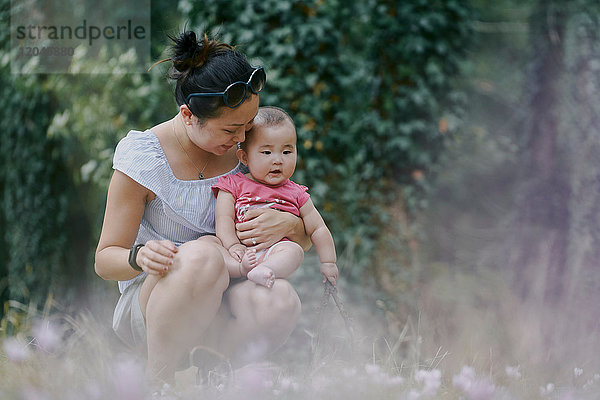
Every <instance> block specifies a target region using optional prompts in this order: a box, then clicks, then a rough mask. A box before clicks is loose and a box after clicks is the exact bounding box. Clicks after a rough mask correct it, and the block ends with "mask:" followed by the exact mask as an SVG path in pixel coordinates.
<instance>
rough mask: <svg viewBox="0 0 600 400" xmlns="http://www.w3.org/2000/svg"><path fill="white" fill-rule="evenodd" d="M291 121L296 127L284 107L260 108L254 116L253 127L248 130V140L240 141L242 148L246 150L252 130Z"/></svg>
mask: <svg viewBox="0 0 600 400" xmlns="http://www.w3.org/2000/svg"><path fill="white" fill-rule="evenodd" d="M286 121H287V122H289V123H290V125H291V126H292V127H293V128H294V129H295V128H296V127H295V125H294V120H293V119H292V117H290V115H289V114H288V113H287V112H286V111H285V110H284V109H283V108H279V107H275V106H264V107H259V108H258V114H256V117H254V125H253V126H252V129H250V131H248V132H247V134H246V140H245V141H244V142H242V143H240V148H241V149H242V150H246V149H247V148H248V144H249V143H250V138H251V137H252V132H253V131H254V130H255V129H256V128H265V127H269V126H277V125H281V124H283V123H284V122H286Z"/></svg>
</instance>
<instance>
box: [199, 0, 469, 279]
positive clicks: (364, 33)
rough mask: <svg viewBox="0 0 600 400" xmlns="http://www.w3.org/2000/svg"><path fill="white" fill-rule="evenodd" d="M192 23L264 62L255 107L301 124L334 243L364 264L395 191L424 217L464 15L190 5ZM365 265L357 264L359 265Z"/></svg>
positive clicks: (385, 8) (316, 4) (450, 113)
mask: <svg viewBox="0 0 600 400" xmlns="http://www.w3.org/2000/svg"><path fill="white" fill-rule="evenodd" d="M189 6H190V7H189V9H190V12H189V15H190V19H191V20H192V21H193V22H194V24H193V25H198V26H202V27H203V28H204V29H206V30H208V31H210V32H212V33H213V34H219V35H220V36H221V38H222V40H224V41H227V42H232V43H236V44H239V45H240V47H241V49H242V51H244V52H245V53H246V54H248V55H249V56H250V57H253V58H254V61H255V62H256V63H261V64H263V65H266V67H267V74H268V86H267V90H266V92H265V93H264V94H263V95H262V98H261V102H262V104H273V105H278V106H281V107H283V108H285V109H287V110H288V111H290V112H291V114H292V116H293V117H294V120H295V122H296V126H297V130H298V138H299V144H300V151H299V153H300V162H299V166H298V170H297V172H296V175H295V179H296V180H297V181H299V182H301V183H304V184H307V185H308V186H309V187H310V188H311V194H312V196H313V199H314V201H315V204H316V205H317V207H319V209H320V210H321V211H322V213H323V215H324V217H325V219H326V220H327V222H328V224H329V226H330V227H331V228H332V230H333V233H334V237H335V238H336V241H337V243H338V247H340V248H346V247H347V246H350V247H351V248H356V249H357V250H358V251H359V253H358V256H359V257H358V258H359V260H360V261H362V265H364V262H365V261H366V260H367V257H366V256H367V255H369V254H370V253H371V251H372V250H373V248H374V245H375V241H376V239H377V236H378V234H379V232H380V229H381V226H382V225H383V224H384V223H385V222H386V221H387V218H388V217H387V212H386V209H388V208H389V207H390V206H391V205H393V203H394V198H395V194H396V193H397V189H398V187H399V186H402V187H405V190H404V193H405V195H406V196H407V197H408V198H407V204H408V207H409V209H410V211H417V210H419V209H420V208H421V207H422V206H423V204H424V201H423V189H424V188H426V186H427V184H426V182H427V179H424V178H423V177H424V174H425V172H429V171H431V170H433V169H434V168H435V166H436V164H437V160H438V158H439V154H440V152H441V151H442V145H443V142H444V135H443V134H444V133H446V132H448V124H447V120H448V119H452V118H453V117H455V116H456V115H457V114H460V96H459V94H457V93H456V92H455V91H454V90H453V88H454V82H453V80H454V78H455V77H456V76H457V74H458V72H459V71H458V66H459V63H460V61H461V60H462V58H463V57H464V52H465V49H466V47H467V45H468V43H469V42H470V28H469V24H468V19H469V16H470V14H469V8H468V7H467V6H465V5H464V4H463V3H462V2H459V1H453V0H443V1H442V0H439V1H433V2H432V1H411V2H400V1H378V2H374V1H358V2H350V3H348V2H342V1H325V2H324V1H317V0H313V1H308V2H306V1H287V2H280V1H275V0H270V1H242V0H234V1H229V0H228V1H225V0H215V1H212V2H208V3H207V2H202V3H194V5H191V4H190V5H189ZM356 266H357V267H358V268H360V267H361V263H358V264H357V265H356Z"/></svg>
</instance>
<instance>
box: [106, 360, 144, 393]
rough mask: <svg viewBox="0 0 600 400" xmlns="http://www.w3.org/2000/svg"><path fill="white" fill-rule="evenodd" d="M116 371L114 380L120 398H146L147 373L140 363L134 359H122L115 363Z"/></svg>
mask: <svg viewBox="0 0 600 400" xmlns="http://www.w3.org/2000/svg"><path fill="white" fill-rule="evenodd" d="M114 372H115V375H114V380H113V382H114V385H115V390H116V392H117V397H118V398H119V399H123V400H143V399H144V388H145V374H144V369H143V368H142V366H141V365H140V364H139V363H137V362H135V361H133V360H120V361H118V362H117V364H116V365H115V370H114Z"/></svg>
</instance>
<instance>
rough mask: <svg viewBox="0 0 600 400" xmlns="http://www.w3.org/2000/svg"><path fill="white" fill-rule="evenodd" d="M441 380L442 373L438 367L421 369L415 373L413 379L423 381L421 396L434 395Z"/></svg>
mask: <svg viewBox="0 0 600 400" xmlns="http://www.w3.org/2000/svg"><path fill="white" fill-rule="evenodd" d="M441 380H442V373H441V372H440V370H439V369H433V370H431V371H426V370H422V369H421V370H419V371H417V372H416V373H415V381H417V382H422V383H423V391H422V392H421V394H422V395H423V396H427V397H433V396H435V395H436V394H437V391H438V389H439V388H440V386H441V384H442V381H441Z"/></svg>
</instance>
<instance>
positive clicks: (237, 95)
mask: <svg viewBox="0 0 600 400" xmlns="http://www.w3.org/2000/svg"><path fill="white" fill-rule="evenodd" d="M266 82H267V74H266V72H265V69H264V68H263V67H258V68H256V69H255V70H254V71H253V72H252V74H251V75H250V78H249V79H248V82H242V81H237V82H233V83H232V84H231V85H229V86H227V88H226V89H225V91H223V92H221V93H191V94H189V95H188V96H187V97H186V98H185V102H186V103H187V104H189V103H190V100H191V99H192V98H194V97H216V96H222V97H223V102H224V103H225V105H226V106H227V107H229V108H236V107H238V106H239V105H240V104H242V103H243V102H244V100H246V97H247V96H248V89H250V91H251V92H252V93H254V94H257V93H258V92H260V91H261V90H263V88H264V87H265V83H266Z"/></svg>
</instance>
